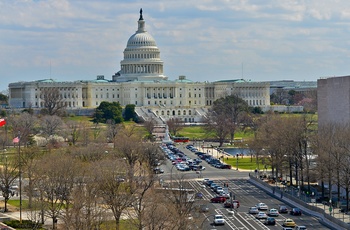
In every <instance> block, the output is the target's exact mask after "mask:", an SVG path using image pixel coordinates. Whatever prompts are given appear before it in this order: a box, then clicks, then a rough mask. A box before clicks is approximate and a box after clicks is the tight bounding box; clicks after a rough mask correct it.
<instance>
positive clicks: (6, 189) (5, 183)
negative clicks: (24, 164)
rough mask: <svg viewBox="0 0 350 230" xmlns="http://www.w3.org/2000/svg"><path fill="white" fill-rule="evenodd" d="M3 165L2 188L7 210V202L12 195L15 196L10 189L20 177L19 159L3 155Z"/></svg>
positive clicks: (0, 168)
mask: <svg viewBox="0 0 350 230" xmlns="http://www.w3.org/2000/svg"><path fill="white" fill-rule="evenodd" d="M1 160H2V164H3V165H2V167H0V183H1V184H0V189H1V192H2V196H3V197H4V203H5V209H4V211H5V212H7V211H8V209H7V202H8V201H9V199H10V197H11V196H14V192H12V191H11V190H10V188H11V186H12V185H13V183H14V181H15V180H16V179H17V178H18V177H19V172H18V161H16V160H14V159H13V158H8V157H7V156H2V159H1Z"/></svg>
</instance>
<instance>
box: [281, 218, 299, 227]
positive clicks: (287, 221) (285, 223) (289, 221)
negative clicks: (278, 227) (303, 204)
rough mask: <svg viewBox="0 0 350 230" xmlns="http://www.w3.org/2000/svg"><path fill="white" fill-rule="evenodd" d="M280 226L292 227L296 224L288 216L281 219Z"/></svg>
mask: <svg viewBox="0 0 350 230" xmlns="http://www.w3.org/2000/svg"><path fill="white" fill-rule="evenodd" d="M282 226H284V227H293V228H294V227H295V226H296V224H295V222H294V220H293V219H290V218H288V219H285V220H284V221H283V224H282Z"/></svg>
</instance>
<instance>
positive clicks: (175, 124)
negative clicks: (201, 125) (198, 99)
mask: <svg viewBox="0 0 350 230" xmlns="http://www.w3.org/2000/svg"><path fill="white" fill-rule="evenodd" d="M166 124H167V125H168V128H169V132H170V133H171V134H172V135H173V136H176V135H177V134H178V132H179V131H180V130H181V129H183V126H184V123H183V121H182V120H181V119H180V118H177V117H176V118H170V119H169V120H167V122H166Z"/></svg>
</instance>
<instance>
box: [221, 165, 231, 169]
mask: <svg viewBox="0 0 350 230" xmlns="http://www.w3.org/2000/svg"><path fill="white" fill-rule="evenodd" d="M221 168H222V169H231V168H232V166H231V165H228V164H222V165H221Z"/></svg>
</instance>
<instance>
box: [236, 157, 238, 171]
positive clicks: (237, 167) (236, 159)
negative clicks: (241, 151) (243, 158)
mask: <svg viewBox="0 0 350 230" xmlns="http://www.w3.org/2000/svg"><path fill="white" fill-rule="evenodd" d="M236 158H237V159H236V170H237V171H238V154H236Z"/></svg>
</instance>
